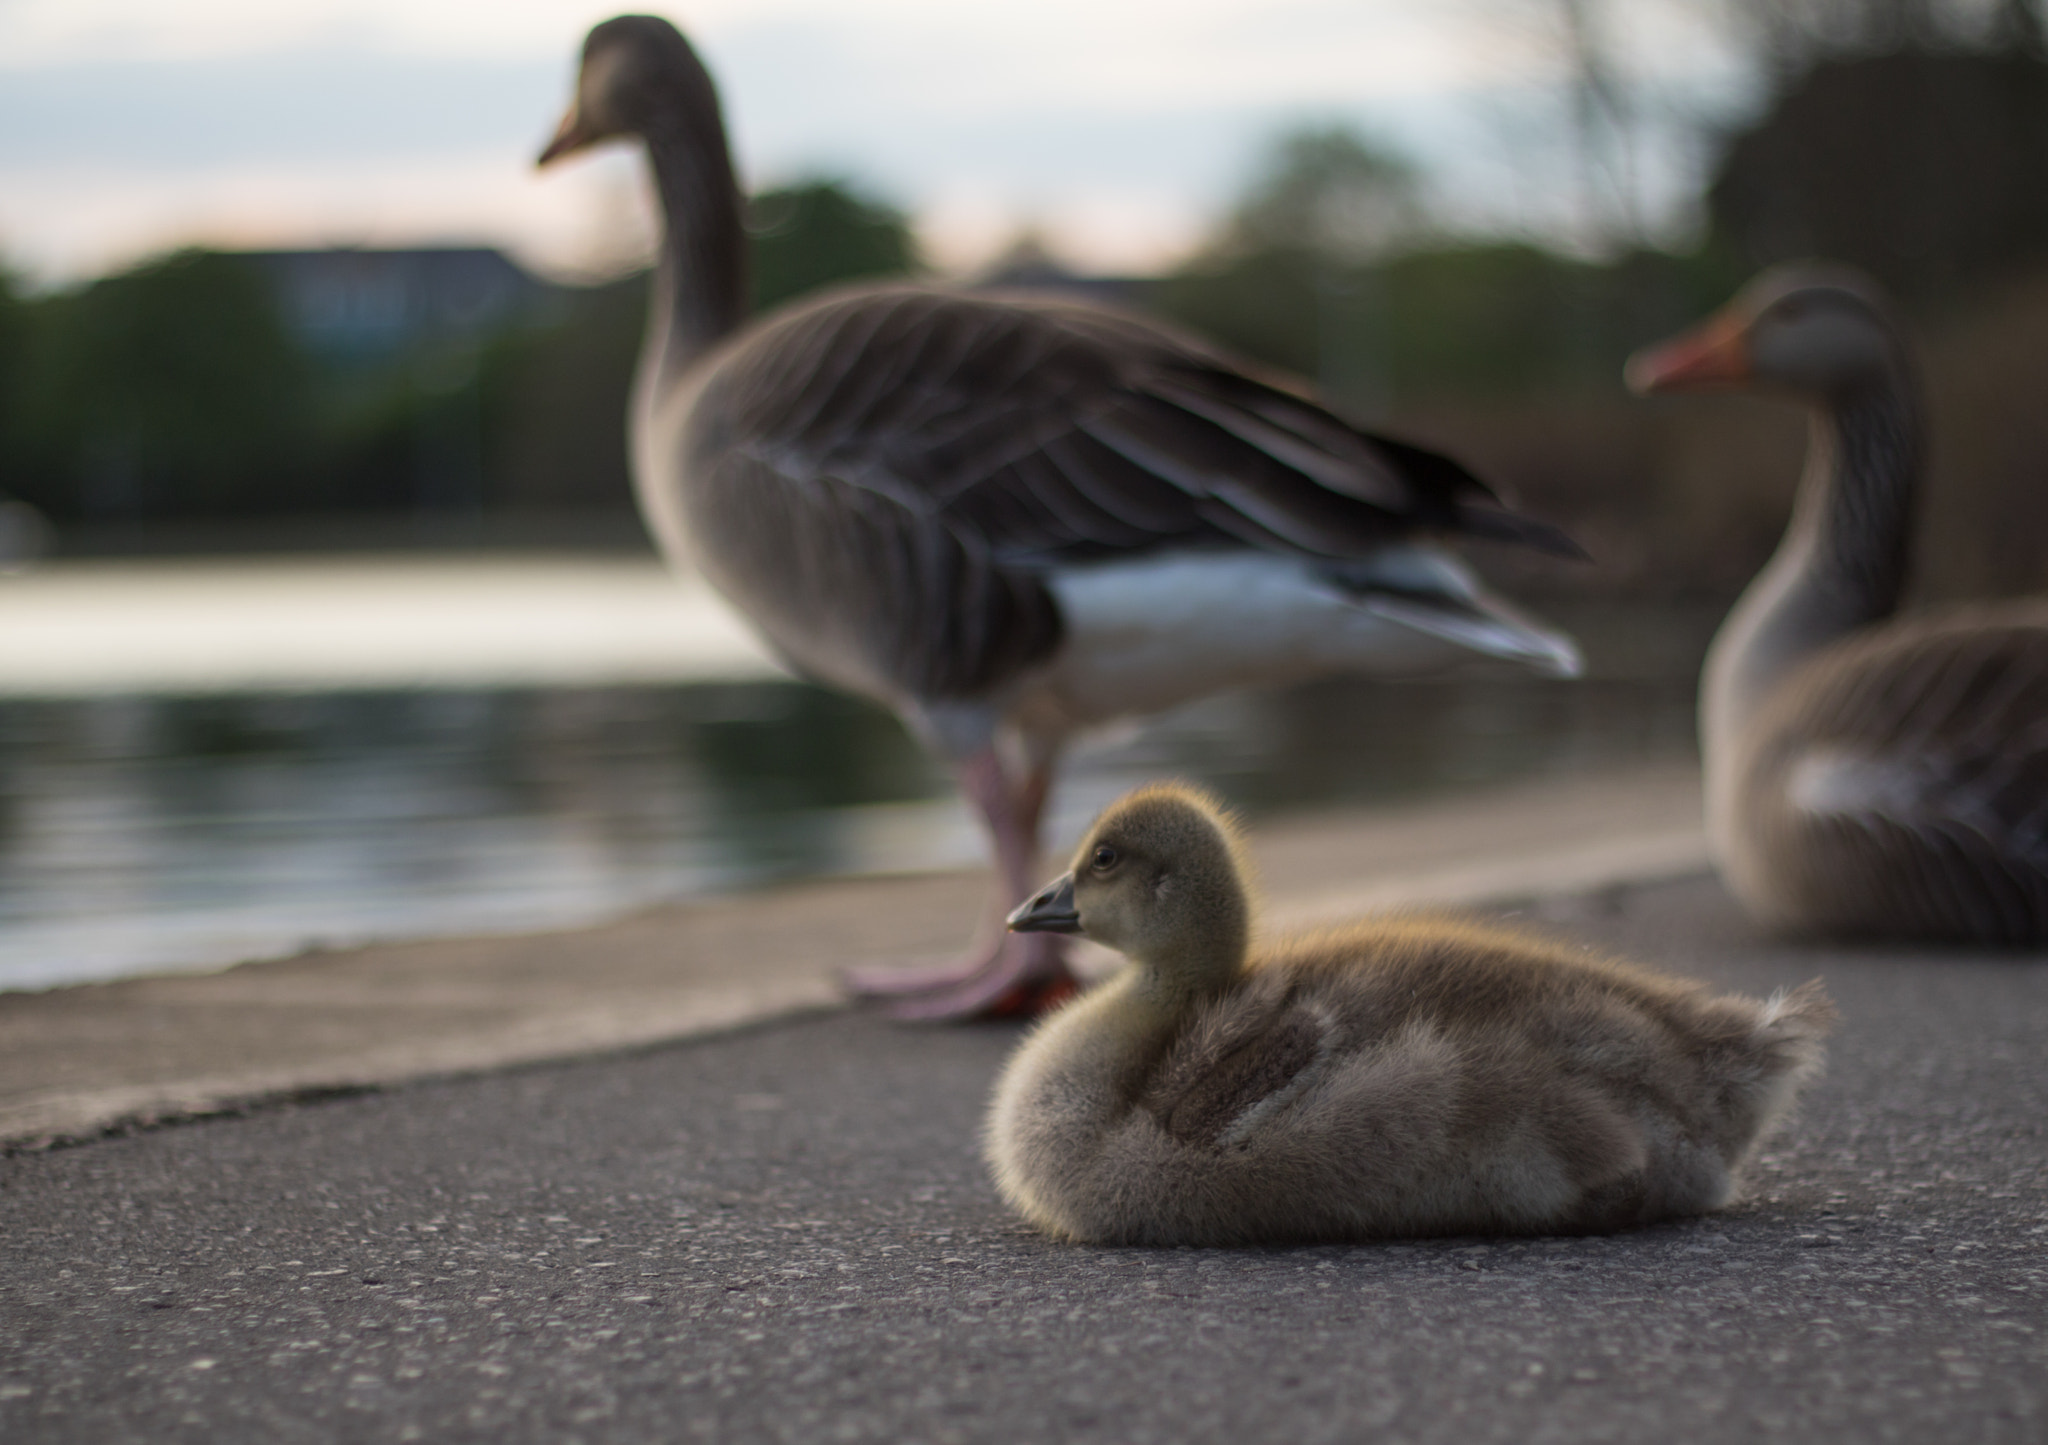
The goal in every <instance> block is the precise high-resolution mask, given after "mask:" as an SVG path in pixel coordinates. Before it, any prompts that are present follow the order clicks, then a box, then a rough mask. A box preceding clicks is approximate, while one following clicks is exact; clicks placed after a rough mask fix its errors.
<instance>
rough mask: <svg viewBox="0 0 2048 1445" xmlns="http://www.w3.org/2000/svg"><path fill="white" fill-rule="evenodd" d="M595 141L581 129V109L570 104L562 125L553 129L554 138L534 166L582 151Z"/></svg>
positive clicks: (594, 138)
mask: <svg viewBox="0 0 2048 1445" xmlns="http://www.w3.org/2000/svg"><path fill="white" fill-rule="evenodd" d="M596 139H597V137H596V136H594V135H591V134H590V133H589V132H588V131H586V130H584V128H583V107H582V106H580V105H574V104H572V105H571V106H570V107H569V109H568V111H567V112H566V113H565V114H564V115H563V116H562V123H561V124H560V125H558V126H556V127H555V134H554V138H553V139H552V140H550V141H549V142H548V146H547V149H546V150H544V151H542V152H541V153H540V158H539V159H538V160H536V161H535V162H534V165H535V166H536V167H539V166H544V165H546V164H547V163H548V162H549V161H555V160H560V159H561V158H562V157H563V156H565V155H568V154H569V153H570V152H572V151H580V150H582V149H583V148H584V147H585V146H587V145H590V144H591V143H592V142H594V141H595V140H596Z"/></svg>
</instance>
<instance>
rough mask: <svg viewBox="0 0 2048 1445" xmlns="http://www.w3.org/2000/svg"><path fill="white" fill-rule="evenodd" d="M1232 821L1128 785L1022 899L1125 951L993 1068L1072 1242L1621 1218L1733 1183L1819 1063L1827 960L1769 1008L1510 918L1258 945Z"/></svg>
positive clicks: (1050, 1226)
mask: <svg viewBox="0 0 2048 1445" xmlns="http://www.w3.org/2000/svg"><path fill="white" fill-rule="evenodd" d="M1247 873H1248V869H1247V867H1246V862H1245V857H1244V852H1243V847H1242V844H1241V842H1240V840H1239V837H1238V834H1237V832H1236V829H1235V828H1234V826H1233V825H1232V824H1231V822H1230V820H1229V819H1228V818H1227V817H1226V815H1225V814H1224V813H1223V811H1222V810H1221V809H1220V808H1219V807H1218V806H1217V805H1216V804H1215V803H1214V802H1213V801H1212V800H1210V799H1209V798H1208V797H1206V796H1204V795H1203V794H1201V793H1199V792H1196V791H1194V790H1192V789H1189V788H1185V787H1181V786H1177V785H1163V786H1154V787H1148V788H1143V789H1140V790H1138V791H1137V792H1134V793H1131V794H1129V795H1128V796H1126V797H1124V798H1122V799H1121V800H1119V801H1118V802H1117V803H1115V804H1113V805H1112V806H1111V807H1110V808H1109V809H1108V811H1106V812H1105V813H1104V814H1103V815H1102V817H1101V818H1100V819H1098V820H1097V821H1096V823H1095V825H1094V827H1093V828H1092V829H1091V830H1090V831H1089V834H1088V836H1087V838H1086V840H1085V841H1083V843H1082V844H1081V847H1080V849H1079V851H1078V852H1077V854H1076V855H1075V859H1074V867H1073V870H1072V871H1071V872H1069V873H1067V874H1066V875H1065V876H1064V877H1061V878H1059V879H1057V880H1056V881H1054V882H1053V883H1051V884H1049V885H1047V887H1046V888H1044V889H1043V890H1042V891H1041V892H1040V893H1039V894H1038V895H1037V896H1035V897H1034V898H1032V899H1030V900H1029V901H1028V902H1026V903H1025V904H1023V905H1022V906H1021V907H1019V908H1018V910H1017V911H1016V912H1015V913H1014V914H1012V915H1011V919H1010V926H1011V927H1012V928H1015V929H1019V930H1039V931H1051V932H1062V933H1081V934H1085V935H1086V936H1087V937H1089V938H1092V939H1094V940H1096V941H1097V942H1100V943H1103V944H1105V945H1107V946H1109V947H1110V948H1114V949H1116V950H1118V951H1119V952H1121V953H1123V954H1124V955H1125V956H1126V958H1127V959H1128V960H1129V962H1128V963H1127V964H1126V966H1125V967H1124V968H1123V969H1122V970H1121V971H1120V972H1118V973H1117V974H1116V975H1115V976H1114V977H1112V978H1111V979H1109V980H1108V981H1107V982H1105V983H1103V984H1102V985H1101V986H1099V987H1098V988H1096V989H1094V990H1093V991H1091V992H1089V993H1087V994H1085V995H1083V996H1081V997H1080V998H1078V999H1076V1000H1075V1001H1074V1002H1072V1003H1070V1004H1068V1005H1067V1006H1066V1007H1065V1008H1063V1009H1061V1010H1060V1011H1059V1012H1057V1013H1055V1014H1053V1015H1052V1016H1051V1017H1050V1018H1048V1019H1046V1020H1045V1021H1044V1022H1043V1023H1042V1024H1040V1025H1039V1027H1038V1028H1037V1029H1036V1030H1035V1031H1034V1032H1033V1033H1032V1034H1031V1035H1030V1037H1029V1038H1027V1039H1026V1040H1025V1041H1024V1043H1023V1044H1022V1045H1021V1046H1020V1047H1019V1048H1018V1050H1017V1052H1016V1054H1015V1055H1014V1057H1012V1059H1011V1060H1010V1062H1009V1064H1008V1065H1007V1066H1006V1067H1005V1069H1004V1071H1003V1074H1002V1077H1001V1079H1000V1081H999V1082H998V1084H997V1086H996V1092H995V1099H994V1103H993V1105H992V1107H991V1109H990V1113H989V1119H988V1130H987V1152H988V1159H989V1163H990V1165H991V1167H992V1168H993V1170H994V1173H995V1178H996V1183H997V1185H998V1187H999V1188H1000V1189H1001V1191H1002V1193H1003V1196H1004V1197H1005V1198H1006V1199H1007V1200H1008V1201H1009V1202H1010V1203H1011V1204H1012V1205H1014V1206H1015V1207H1016V1208H1017V1209H1018V1210H1019V1211H1020V1212H1021V1213H1022V1214H1023V1215H1024V1216H1025V1217H1026V1218H1027V1219H1029V1220H1030V1221H1031V1222H1032V1223H1033V1224H1035V1225H1037V1226H1038V1227H1039V1228H1041V1229H1043V1230H1045V1231H1046V1232H1048V1233H1050V1234H1053V1235H1055V1236H1058V1237H1060V1238H1062V1239H1069V1240H1076V1241H1086V1242H1091V1243H1098V1244H1150V1245H1171V1244H1197V1245H1224V1244H1247V1243H1253V1242H1258V1241H1282V1240H1296V1241H1299V1240H1342V1239H1372V1238H1385V1237H1390V1236H1403V1235H1428V1234H1512V1233H1557V1232H1576V1231H1587V1230H1606V1229H1620V1228H1626V1227H1628V1226H1631V1225H1639V1224H1646V1223H1649V1222H1650V1221H1652V1220H1657V1219H1665V1218H1670V1217H1673V1216H1678V1215H1688V1214H1698V1213H1702V1212H1705V1211H1707V1210H1711V1209H1715V1208H1717V1207H1719V1206H1721V1205H1724V1204H1726V1203H1728V1202H1729V1201H1730V1200H1731V1199H1733V1198H1734V1197H1735V1196H1736V1194H1737V1192H1738V1190H1739V1188H1740V1184H1741V1178H1742V1170H1743V1166H1744V1165H1745V1163H1746V1162H1747V1161H1748V1160H1749V1158H1750V1157H1751V1155H1752V1153H1753V1152H1754V1150H1755V1149H1756V1147H1757V1145H1758V1143H1759V1142H1760V1141H1761V1140H1762V1139H1763V1138H1764V1137H1765V1136H1766V1135H1767V1134H1768V1133H1769V1132H1770V1130H1771V1129H1772V1128H1773V1127H1774V1126H1775V1125H1777V1124H1778V1123H1779V1122H1780V1121H1781V1120H1782V1119H1783V1118H1784V1116H1785V1114H1786V1113H1787V1111H1788V1110H1789V1109H1790V1107H1791V1105H1792V1102H1793V1098H1794V1096H1795V1095H1796V1094H1797V1092H1798V1090H1799V1088H1800V1086H1801V1085H1802V1084H1803V1083H1804V1082H1805V1081H1806V1080H1807V1079H1809V1078H1810V1077H1812V1076H1813V1075H1814V1074H1815V1073H1816V1072H1818V1070H1819V1069H1820V1066H1821V1063H1822V1059H1823V1048H1822V1044H1821V1039H1822V1037H1823V1036H1824V1035H1825V1034H1826V1033H1827V1031H1828V1029H1829V1027H1830V1025H1831V1024H1832V1022H1833V1020H1834V1009H1833V1007H1832V1005H1831V1004H1830V1003H1829V1001H1828V998H1827V995H1826V994H1825V993H1824V992H1823V990H1822V988H1821V986H1820V983H1819V981H1818V980H1815V981H1813V982H1811V983H1808V984H1806V985H1805V986H1804V987H1802V988H1798V989H1795V990H1793V991H1792V992H1790V993H1781V994H1780V995H1778V996H1776V997H1773V998H1772V999H1771V1000H1770V1001H1768V1002H1759V1001H1757V1000H1755V999H1749V998H1743V997H1739V996H1736V995H1721V996H1715V995H1713V994H1710V993H1709V992H1708V991H1707V990H1706V988H1705V987H1703V986H1702V985H1700V984H1697V983H1691V982H1687V981H1683V980H1679V979H1673V978H1667V977H1664V976H1661V975H1659V974H1656V973H1652V972H1650V971H1648V970H1646V969H1642V968H1637V967H1633V966H1631V965H1628V964H1624V963H1619V962H1613V961H1609V960H1604V959H1599V958H1595V957H1592V956H1590V955H1585V954H1581V953H1579V952H1577V951H1574V950H1572V949H1569V948H1567V947H1564V946H1561V945H1558V944H1554V943H1548V942H1544V941H1541V940H1538V939H1535V938H1530V937H1525V936H1522V935H1519V934H1516V933H1512V932H1508V931H1505V930H1502V929H1498V928H1491V927H1482V926H1479V925H1476V924H1471V923H1464V922H1459V921H1455V920H1451V919H1441V918H1426V917H1407V918H1403V917H1393V918H1386V919H1375V920H1371V921H1366V922H1361V923H1357V924H1354V925H1352V926H1350V927H1348V928H1343V929H1338V930H1333V931H1328V932H1322V933H1316V934H1310V935H1306V936H1303V937H1300V938H1295V939H1291V940H1287V941H1283V942H1281V943H1279V944H1276V945H1274V946H1272V947H1270V948H1266V949H1262V950H1260V951H1259V952H1257V953H1253V952H1252V950H1251V947H1250V940H1251V924H1252V903H1251V898H1250V896H1249V892H1248V889H1247V883H1246V879H1247Z"/></svg>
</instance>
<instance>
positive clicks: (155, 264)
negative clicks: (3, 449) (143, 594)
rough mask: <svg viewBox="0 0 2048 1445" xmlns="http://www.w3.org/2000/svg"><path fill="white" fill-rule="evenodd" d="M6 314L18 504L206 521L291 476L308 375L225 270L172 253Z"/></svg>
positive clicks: (238, 276)
mask: <svg viewBox="0 0 2048 1445" xmlns="http://www.w3.org/2000/svg"><path fill="white" fill-rule="evenodd" d="M11 309H13V310H14V311H16V313H17V316H16V320H15V323H14V325H13V326H12V327H11V328H10V329H11V330H14V331H15V332H16V338H15V342H14V347H15V356H14V366H13V368H12V369H13V370H14V373H15V374H14V375H13V377H12V378H11V380H10V384H9V386H8V393H9V397H10V404H9V405H8V406H7V408H6V410H7V412H8V414H9V416H10V418H11V420H10V423H9V425H8V427H7V437H8V441H9V443H10V449H11V451H12V453H13V456H12V457H11V458H10V460H11V463H12V464H11V465H10V466H9V467H8V469H7V470H8V482H9V489H10V490H12V491H14V492H16V493H17V494H19V495H20V496H22V497H24V498H25V499H27V500H29V501H31V502H34V503H36V504H37V505H39V506H42V507H43V508H44V509H45V510H48V511H51V512H53V513H56V514H57V515H65V514H67V513H72V512H75V511H77V510H79V509H81V508H82V509H86V510H105V511H138V512H139V511H149V510H153V509H156V508H159V507H166V506H168V507H172V508H176V509H178V510H192V511H199V512H211V511H218V510H221V509H224V508H231V507H234V506H237V505H240V504H242V503H244V502H246V500H247V499H248V495H249V491H250V489H251V488H252V487H256V486H260V487H264V488H276V489H281V490H288V489H290V488H291V487H293V486H294V484H295V483H296V482H297V481H298V480H299V478H300V477H301V476H302V475H303V473H304V471H305V468H306V462H307V457H306V454H305V452H304V446H305V443H306V442H307V441H308V440H309V435H308V433H309V423H310V420H311V416H312V405H313V395H312V376H311V371H310V367H309V365H308V363H307V361H306V360H305V358H304V357H303V356H302V355H301V353H300V352H299V350H298V348H297V347H296V346H295V345H294V344H293V343H292V341H291V339H290V337H289V336H288V335H286V333H285V330H284V327H283V325H282V324H281V322H280V320H279V318H278V315H277V310H276V307H275V304H274V303H273V301H272V299H271V296H270V293H269V290H268V288H267V287H266V286H265V284H264V282H263V280H262V279H261V278H260V277H259V276H257V275H255V274H254V273H253V272H252V271H251V270H250V269H249V268H248V267H246V266H244V265H242V264H240V263H238V262H237V261H235V260H234V259H233V258H232V257H230V256H223V255H218V254H209V253H205V252H198V251H184V252H179V253H177V254H175V255H172V256H167V257H164V258H162V259H160V260H156V261H152V262H150V263H148V264H147V265H144V266H140V267H137V268H136V269H135V270H133V271H129V272H127V273H125V274H123V275H120V276H115V277H111V278H109V279H107V280H105V281H101V282H98V283H96V284H94V285H92V286H88V287H86V288H84V289H83V290H80V291H76V292H72V293H70V294H67V295H63V296H56V297H51V298H48V299H46V300H43V301H38V302H33V303H28V304H25V305H23V304H20V303H17V304H16V306H15V307H13V308H11Z"/></svg>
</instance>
